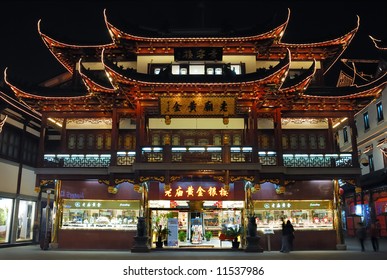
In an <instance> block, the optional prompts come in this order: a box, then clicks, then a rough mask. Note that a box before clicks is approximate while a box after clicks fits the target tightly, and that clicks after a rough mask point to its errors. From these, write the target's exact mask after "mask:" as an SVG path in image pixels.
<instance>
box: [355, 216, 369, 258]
mask: <svg viewBox="0 0 387 280" xmlns="http://www.w3.org/2000/svg"><path fill="white" fill-rule="evenodd" d="M356 236H357V238H358V239H359V241H360V246H361V251H362V252H364V251H365V247H364V241H365V239H366V237H367V229H366V227H365V226H364V224H363V223H362V222H359V223H358V228H357V229H356Z"/></svg>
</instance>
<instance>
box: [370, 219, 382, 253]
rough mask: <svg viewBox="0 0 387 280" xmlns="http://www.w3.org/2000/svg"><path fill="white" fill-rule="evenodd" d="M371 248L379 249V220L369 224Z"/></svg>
mask: <svg viewBox="0 0 387 280" xmlns="http://www.w3.org/2000/svg"><path fill="white" fill-rule="evenodd" d="M370 236H371V243H372V248H373V249H374V251H375V252H377V251H379V237H380V223H379V220H376V221H375V222H374V223H372V224H371V230H370Z"/></svg>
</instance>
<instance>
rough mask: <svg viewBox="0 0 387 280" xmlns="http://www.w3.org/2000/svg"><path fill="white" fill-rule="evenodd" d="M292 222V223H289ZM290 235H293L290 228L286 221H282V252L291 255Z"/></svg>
mask: <svg viewBox="0 0 387 280" xmlns="http://www.w3.org/2000/svg"><path fill="white" fill-rule="evenodd" d="M288 222H290V221H288ZM290 234H291V229H290V227H289V226H288V225H287V224H285V221H284V220H283V219H282V239H281V242H282V244H281V250H280V252H282V253H289V252H290V249H291V248H290V242H289V240H290V237H289V236H290Z"/></svg>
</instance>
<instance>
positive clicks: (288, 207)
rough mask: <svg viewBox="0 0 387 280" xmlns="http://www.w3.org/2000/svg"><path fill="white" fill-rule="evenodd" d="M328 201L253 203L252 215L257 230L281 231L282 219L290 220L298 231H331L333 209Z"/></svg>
mask: <svg viewBox="0 0 387 280" xmlns="http://www.w3.org/2000/svg"><path fill="white" fill-rule="evenodd" d="M332 205H333V203H332V201H330V200H318V201H310V200H275V201H274V200H273V201H255V202H254V214H255V216H256V222H257V228H258V230H262V231H264V230H265V229H267V228H270V229H281V228H282V219H284V220H285V221H286V220H290V222H291V223H292V224H293V227H294V228H296V229H298V230H302V229H305V230H312V229H313V230H315V229H322V230H323V229H326V230H332V229H333V208H332Z"/></svg>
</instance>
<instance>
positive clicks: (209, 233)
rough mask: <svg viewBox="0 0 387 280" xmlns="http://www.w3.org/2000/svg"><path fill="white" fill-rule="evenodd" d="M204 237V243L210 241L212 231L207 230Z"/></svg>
mask: <svg viewBox="0 0 387 280" xmlns="http://www.w3.org/2000/svg"><path fill="white" fill-rule="evenodd" d="M204 237H205V238H206V241H210V240H211V237H212V231H210V230H207V231H206V233H205V234H204Z"/></svg>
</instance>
